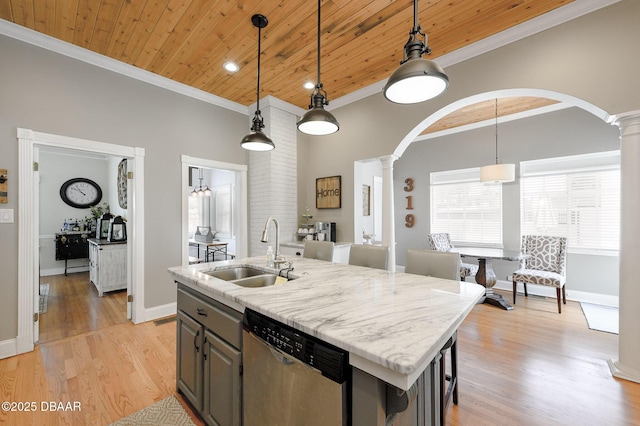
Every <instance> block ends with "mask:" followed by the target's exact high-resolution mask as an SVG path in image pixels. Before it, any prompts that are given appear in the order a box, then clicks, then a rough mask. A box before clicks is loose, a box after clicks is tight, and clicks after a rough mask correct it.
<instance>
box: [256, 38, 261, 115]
mask: <svg viewBox="0 0 640 426" xmlns="http://www.w3.org/2000/svg"><path fill="white" fill-rule="evenodd" d="M261 32H262V28H260V27H259V26H258V88H257V89H256V99H257V101H256V112H257V113H258V114H260V56H261V52H262V50H260V41H261V40H262V37H261V35H260V33H261Z"/></svg>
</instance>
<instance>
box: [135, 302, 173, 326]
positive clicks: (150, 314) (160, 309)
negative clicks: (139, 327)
mask: <svg viewBox="0 0 640 426" xmlns="http://www.w3.org/2000/svg"><path fill="white" fill-rule="evenodd" d="M177 312H178V304H177V302H173V303H167V304H166V305H160V306H154V307H153V308H148V309H145V310H144V313H143V318H137V321H136V324H139V323H142V322H147V321H154V320H157V319H159V318H165V317H169V316H171V315H175V314H176V313H177Z"/></svg>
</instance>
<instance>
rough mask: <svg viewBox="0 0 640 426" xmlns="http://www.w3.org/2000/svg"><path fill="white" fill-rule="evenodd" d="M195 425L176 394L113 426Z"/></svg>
mask: <svg viewBox="0 0 640 426" xmlns="http://www.w3.org/2000/svg"><path fill="white" fill-rule="evenodd" d="M145 425H148V426H195V424H194V423H193V422H192V421H191V417H189V414H187V412H186V411H185V409H184V408H183V407H182V404H180V402H179V401H178V400H177V399H176V397H175V396H170V397H169V398H167V399H163V400H162V401H160V402H156V403H155V404H153V405H150V406H148V407H147V408H143V409H142V410H140V411H138V412H137V413H133V414H132V415H130V416H128V417H125V418H124V419H121V420H118V421H117V422H115V423H112V426H145Z"/></svg>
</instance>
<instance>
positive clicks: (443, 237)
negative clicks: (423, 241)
mask: <svg viewBox="0 0 640 426" xmlns="http://www.w3.org/2000/svg"><path fill="white" fill-rule="evenodd" d="M427 240H428V241H429V248H430V249H431V250H436V251H449V250H451V248H453V244H451V238H450V237H449V234H448V233H446V232H441V233H437V234H427ZM476 272H478V265H473V264H471V263H464V262H461V263H460V280H461V281H464V279H465V278H466V277H468V276H469V275H471V276H475V275H476Z"/></svg>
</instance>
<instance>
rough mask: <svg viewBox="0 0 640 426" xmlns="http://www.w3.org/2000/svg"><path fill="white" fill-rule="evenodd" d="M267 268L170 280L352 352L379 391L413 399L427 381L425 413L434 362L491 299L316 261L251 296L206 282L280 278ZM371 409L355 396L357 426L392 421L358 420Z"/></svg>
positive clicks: (473, 291)
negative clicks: (255, 275)
mask: <svg viewBox="0 0 640 426" xmlns="http://www.w3.org/2000/svg"><path fill="white" fill-rule="evenodd" d="M264 262H265V260H264V258H263V257H255V258H247V259H235V260H229V261H221V262H214V263H207V264H200V265H191V266H188V267H174V268H170V269H169V273H170V274H171V276H172V278H173V279H174V280H175V281H176V282H178V283H181V284H182V285H184V286H186V287H188V288H189V289H191V290H193V291H195V292H197V293H199V294H202V295H204V296H206V297H209V298H211V299H213V300H215V301H217V302H220V303H221V304H223V305H226V306H228V307H230V308H231V309H233V310H235V311H238V312H243V311H244V309H245V308H250V309H252V310H254V311H257V312H259V313H261V314H264V315H266V316H268V317H270V318H272V319H275V320H277V321H280V322H282V323H284V324H287V325H289V326H291V327H294V328H295V329H297V330H300V331H303V332H305V333H308V334H309V335H311V336H314V337H317V338H318V339H321V340H322V341H325V342H328V343H330V344H332V345H335V346H336V347H338V348H341V349H344V350H346V351H348V353H349V364H350V365H351V366H352V367H353V368H354V380H355V381H358V382H362V377H365V380H364V381H365V382H366V381H367V380H368V378H374V379H375V380H377V381H379V382H375V383H374V384H373V386H378V387H379V383H382V382H384V383H385V384H389V385H391V386H393V387H395V388H398V389H400V390H404V391H408V390H410V389H412V387H413V388H415V383H416V382H418V381H419V380H422V381H423V382H425V383H423V385H422V386H423V387H425V386H426V387H427V388H429V389H430V390H427V391H424V390H423V392H427V393H429V395H425V396H424V397H423V399H422V401H426V402H425V403H424V404H426V405H428V406H427V407H424V408H423V411H424V410H426V411H430V410H431V411H432V409H433V408H434V407H435V406H437V405H438V402H439V400H438V398H437V397H436V396H434V395H433V394H434V393H435V389H437V387H436V386H439V385H438V384H437V383H436V382H437V381H438V380H439V376H437V375H434V374H433V372H434V365H433V364H434V360H435V361H437V360H438V359H439V357H440V349H441V348H442V347H443V346H444V345H445V343H446V342H447V340H448V339H449V338H450V337H451V336H453V335H454V333H455V332H456V330H457V329H458V327H459V326H460V324H461V323H462V321H463V320H464V318H465V317H466V316H467V315H468V313H469V312H470V311H471V309H472V308H473V307H474V306H475V304H476V302H477V301H478V300H480V298H481V297H482V296H483V294H484V288H483V287H482V286H480V285H478V284H475V283H467V282H458V281H450V280H444V279H439V278H433V277H424V276H419V275H412V274H404V273H398V272H395V273H394V272H388V271H384V270H378V269H373V268H365V267H359V266H351V265H345V264H337V263H332V262H323V261H318V260H313V259H297V260H296V261H295V262H294V270H293V271H291V272H290V273H289V277H290V278H293V279H292V280H290V281H288V282H285V283H283V284H277V285H272V286H267V287H259V288H245V287H241V286H238V285H236V284H234V283H232V282H228V281H223V280H220V279H217V278H214V277H212V276H209V275H207V274H206V272H208V271H212V270H214V269H223V268H228V267H230V266H233V265H235V266H253V267H258V268H261V269H263V270H265V271H270V272H275V273H277V272H278V271H277V270H274V269H269V268H266V267H264ZM362 375H364V376H362ZM436 376H437V377H436ZM358 377H360V378H358ZM376 383H377V385H376ZM365 386H366V385H365ZM356 391H357V383H354V391H353V392H354V393H355V392H356ZM365 393H366V392H365ZM374 399H375V398H374ZM374 402H375V401H374ZM370 403H371V401H368V402H367V401H364V402H362V401H360V399H359V397H358V398H357V397H355V396H354V399H353V404H354V408H353V410H354V414H353V424H354V425H355V424H384V423H383V422H384V413H383V414H382V416H383V418H382V419H379V418H378V417H379V415H378V414H376V413H375V411H376V410H373V411H374V413H373V414H372V415H373V416H375V417H376V419H375V420H374V421H371V420H370V419H367V421H366V422H361V421H360V420H359V419H358V418H357V417H359V416H360V415H361V413H364V412H368V411H371V410H369V409H368V408H367V404H370ZM377 403H378V404H382V405H384V402H380V401H377ZM357 405H364V407H365V408H364V409H359V408H358V407H357ZM378 411H380V410H378ZM382 411H384V409H383V410H382ZM418 411H420V409H418ZM422 416H423V417H429V418H431V420H429V419H427V420H424V421H423V424H431V423H434V422H435V420H434V419H435V415H430V414H426V415H425V414H424V413H423V414H422Z"/></svg>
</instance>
